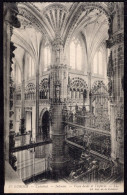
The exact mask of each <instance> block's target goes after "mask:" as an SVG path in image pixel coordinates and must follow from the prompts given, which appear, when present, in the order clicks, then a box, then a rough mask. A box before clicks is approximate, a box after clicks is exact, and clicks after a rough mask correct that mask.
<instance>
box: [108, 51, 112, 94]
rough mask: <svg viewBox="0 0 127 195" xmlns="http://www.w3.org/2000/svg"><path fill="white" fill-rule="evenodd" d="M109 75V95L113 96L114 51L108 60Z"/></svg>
mask: <svg viewBox="0 0 127 195" xmlns="http://www.w3.org/2000/svg"><path fill="white" fill-rule="evenodd" d="M107 76H108V81H109V82H108V92H109V96H112V79H113V78H112V77H113V60H112V52H111V53H110V56H109V61H108V70H107Z"/></svg>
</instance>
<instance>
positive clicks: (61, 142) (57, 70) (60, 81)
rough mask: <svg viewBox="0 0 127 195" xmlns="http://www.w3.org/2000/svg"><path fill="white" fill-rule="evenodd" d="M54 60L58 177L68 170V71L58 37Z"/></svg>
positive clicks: (52, 96)
mask: <svg viewBox="0 0 127 195" xmlns="http://www.w3.org/2000/svg"><path fill="white" fill-rule="evenodd" d="M52 53H53V57H52V59H54V61H52V63H53V65H52V66H51V68H50V101H51V124H52V126H51V128H52V141H53V146H52V169H53V172H54V173H55V174H54V175H55V176H56V177H59V175H62V171H63V170H66V166H67V159H66V154H65V129H64V124H63V123H62V121H63V116H62V110H63V106H64V104H65V102H66V99H67V84H68V71H67V65H65V64H63V42H62V40H61V39H59V38H56V40H55V41H54V42H53V44H52Z"/></svg>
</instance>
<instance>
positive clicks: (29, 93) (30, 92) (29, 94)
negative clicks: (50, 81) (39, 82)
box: [25, 83, 35, 100]
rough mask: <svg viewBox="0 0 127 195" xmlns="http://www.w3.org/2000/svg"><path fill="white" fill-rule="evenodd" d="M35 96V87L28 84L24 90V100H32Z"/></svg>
mask: <svg viewBox="0 0 127 195" xmlns="http://www.w3.org/2000/svg"><path fill="white" fill-rule="evenodd" d="M34 96H35V85H34V84H33V83H29V84H28V85H27V86H26V88H25V100H28V99H34Z"/></svg>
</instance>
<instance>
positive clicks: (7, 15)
mask: <svg viewBox="0 0 127 195" xmlns="http://www.w3.org/2000/svg"><path fill="white" fill-rule="evenodd" d="M17 14H18V9H17V5H16V3H13V2H7V3H4V13H3V15H4V22H5V23H7V24H8V26H9V28H10V36H12V33H13V27H16V28H19V27H20V22H19V20H18V18H17ZM10 38H11V37H7V41H8V40H10ZM15 48H16V47H15V46H14V44H13V43H12V42H11V41H10V56H7V57H8V58H9V57H10V71H9V76H10V81H9V84H10V86H9V87H10V88H9V92H10V94H9V95H10V111H9V116H10V122H9V129H10V132H9V163H10V165H11V166H12V168H13V169H14V170H15V171H16V165H15V162H16V161H17V160H16V157H15V156H14V155H13V153H12V148H13V147H14V145H15V141H14V135H15V132H14V129H13V114H14V110H13V109H14V108H13V92H14V85H13V80H12V78H11V71H12V63H13V62H12V58H13V57H14V53H13V51H14V50H15ZM7 49H8V48H7Z"/></svg>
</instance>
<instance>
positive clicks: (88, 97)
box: [87, 71, 92, 112]
mask: <svg viewBox="0 0 127 195" xmlns="http://www.w3.org/2000/svg"><path fill="white" fill-rule="evenodd" d="M87 74H88V90H87V100H89V111H90V112H92V97H91V72H90V71H89V72H87Z"/></svg>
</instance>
